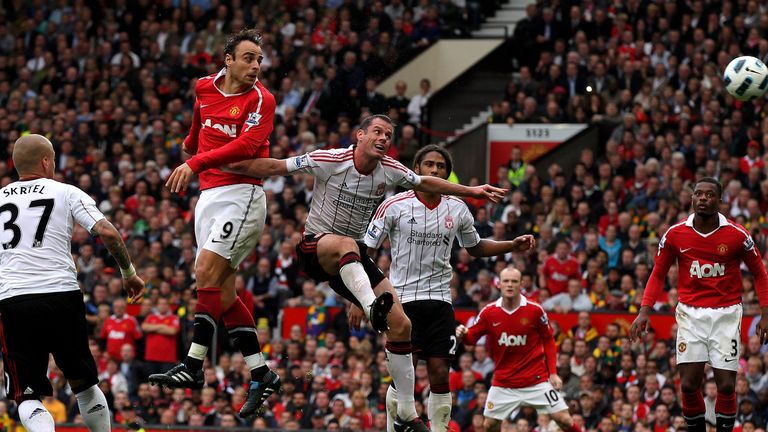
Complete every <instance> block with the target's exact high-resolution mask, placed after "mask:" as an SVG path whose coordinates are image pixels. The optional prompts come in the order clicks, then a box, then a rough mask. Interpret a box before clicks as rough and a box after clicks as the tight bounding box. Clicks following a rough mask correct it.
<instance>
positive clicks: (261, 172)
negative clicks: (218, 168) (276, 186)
mask: <svg viewBox="0 0 768 432" xmlns="http://www.w3.org/2000/svg"><path fill="white" fill-rule="evenodd" d="M222 171H226V172H232V173H237V174H242V175H247V176H249V177H257V178H263V177H270V176H286V175H289V174H291V172H290V171H288V159H273V158H261V159H249V160H246V161H242V162H236V163H232V164H228V165H225V166H224V167H222Z"/></svg>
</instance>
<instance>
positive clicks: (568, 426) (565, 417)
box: [552, 410, 581, 432]
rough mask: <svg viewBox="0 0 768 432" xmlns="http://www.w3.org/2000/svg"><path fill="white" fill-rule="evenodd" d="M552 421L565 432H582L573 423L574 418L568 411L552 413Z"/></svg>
mask: <svg viewBox="0 0 768 432" xmlns="http://www.w3.org/2000/svg"><path fill="white" fill-rule="evenodd" d="M552 420H554V421H555V423H557V425H558V426H559V427H560V429H562V430H563V432H581V428H580V427H579V425H577V424H576V422H574V421H573V417H571V413H570V412H568V410H562V411H558V412H556V413H552Z"/></svg>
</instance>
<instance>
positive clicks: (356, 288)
mask: <svg viewBox="0 0 768 432" xmlns="http://www.w3.org/2000/svg"><path fill="white" fill-rule="evenodd" d="M339 276H341V280H342V281H344V285H346V287H347V288H349V291H350V292H351V293H352V295H354V296H355V298H356V299H357V301H359V302H360V304H361V305H362V306H363V312H365V317H366V318H368V321H370V320H371V304H373V302H374V301H375V300H376V294H374V293H373V288H371V281H370V280H369V279H368V275H367V274H365V268H363V265H362V264H360V262H358V261H353V262H351V263H349V264H347V265H345V266H344V267H342V268H340V269H339Z"/></svg>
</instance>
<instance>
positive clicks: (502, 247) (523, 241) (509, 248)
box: [467, 234, 536, 258]
mask: <svg viewBox="0 0 768 432" xmlns="http://www.w3.org/2000/svg"><path fill="white" fill-rule="evenodd" d="M535 248H536V239H535V238H534V237H533V236H532V235H530V234H525V235H521V236H519V237H517V238H515V239H514V240H507V241H496V240H491V239H482V240H480V243H478V244H476V245H475V246H472V247H469V248H467V252H469V254H470V255H472V256H473V257H477V258H481V257H489V256H496V255H504V254H505V253H508V252H527V251H529V250H533V249H535Z"/></svg>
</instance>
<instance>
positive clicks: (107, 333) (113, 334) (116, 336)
mask: <svg viewBox="0 0 768 432" xmlns="http://www.w3.org/2000/svg"><path fill="white" fill-rule="evenodd" d="M101 338H102V339H106V340H107V354H109V356H110V357H112V358H113V359H116V360H117V361H121V359H122V357H121V356H120V348H122V347H123V345H125V344H127V343H128V344H131V345H133V347H134V348H136V340H137V339H141V329H140V328H139V323H138V321H136V318H134V317H132V316H130V315H128V314H124V315H123V317H122V318H117V317H116V316H114V315H112V316H110V317H109V318H107V319H106V320H104V327H102V328H101Z"/></svg>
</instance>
